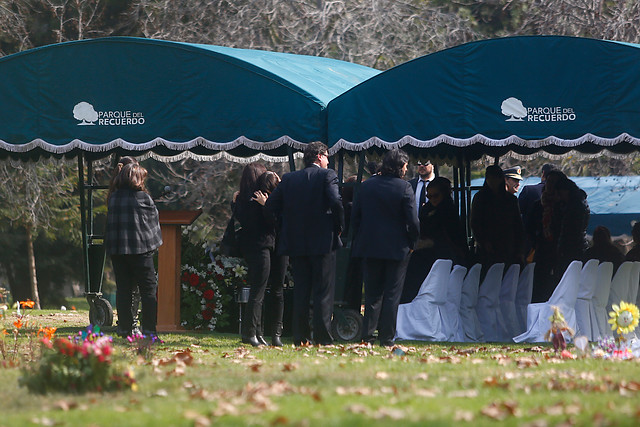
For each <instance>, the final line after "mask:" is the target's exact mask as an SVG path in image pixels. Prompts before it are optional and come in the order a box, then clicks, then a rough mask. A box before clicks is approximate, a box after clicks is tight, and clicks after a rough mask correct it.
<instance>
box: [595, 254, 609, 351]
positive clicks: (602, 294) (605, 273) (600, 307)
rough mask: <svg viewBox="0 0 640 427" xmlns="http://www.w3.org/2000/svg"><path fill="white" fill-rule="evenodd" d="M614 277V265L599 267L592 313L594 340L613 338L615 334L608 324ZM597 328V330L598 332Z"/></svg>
mask: <svg viewBox="0 0 640 427" xmlns="http://www.w3.org/2000/svg"><path fill="white" fill-rule="evenodd" d="M612 277H613V263H611V262H603V263H601V264H600V265H599V266H598V277H597V279H596V289H595V292H594V293H593V310H592V311H590V316H591V328H592V329H593V330H592V333H593V337H594V340H597V339H599V338H600V337H603V338H604V337H612V336H613V332H612V331H611V327H610V326H609V323H608V322H607V319H608V318H609V313H608V312H607V302H608V301H609V291H610V290H611V278H612ZM596 327H597V330H596Z"/></svg>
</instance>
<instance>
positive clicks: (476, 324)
mask: <svg viewBox="0 0 640 427" xmlns="http://www.w3.org/2000/svg"><path fill="white" fill-rule="evenodd" d="M481 270H482V265H481V264H475V265H474V266H473V267H471V269H470V270H469V272H468V273H467V277H465V278H464V281H463V282H462V296H461V298H460V321H461V322H460V335H461V336H462V340H463V341H465V342H481V341H483V340H484V334H483V333H482V328H480V321H479V320H478V314H477V313H476V305H477V304H478V288H479V287H480V272H481Z"/></svg>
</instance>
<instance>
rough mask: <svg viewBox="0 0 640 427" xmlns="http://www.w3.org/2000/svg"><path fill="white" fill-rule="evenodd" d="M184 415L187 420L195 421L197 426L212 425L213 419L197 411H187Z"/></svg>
mask: <svg viewBox="0 0 640 427" xmlns="http://www.w3.org/2000/svg"><path fill="white" fill-rule="evenodd" d="M182 416H183V417H184V418H185V419H187V420H190V421H193V425H194V426H196V427H208V426H210V425H211V420H209V418H207V417H205V416H204V415H202V414H199V413H197V412H195V411H191V410H188V411H185V412H184V414H182Z"/></svg>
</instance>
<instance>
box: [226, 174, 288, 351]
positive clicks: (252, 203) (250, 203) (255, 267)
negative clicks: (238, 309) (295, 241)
mask: <svg viewBox="0 0 640 427" xmlns="http://www.w3.org/2000/svg"><path fill="white" fill-rule="evenodd" d="M252 165H253V166H252ZM257 165H259V164H253V163H252V164H249V165H248V166H247V167H246V168H245V169H246V170H247V178H246V181H250V180H251V179H252V177H253V176H255V175H256V171H257V170H259V169H260V167H259V166H257ZM260 166H261V165H260ZM263 167H264V166H263ZM244 178H245V174H244V173H243V179H244ZM279 182H280V177H278V175H277V174H276V173H275V172H269V171H266V172H264V173H262V174H261V175H260V176H259V177H258V178H257V179H256V182H255V185H254V187H253V190H254V191H253V192H252V193H251V197H249V196H248V194H247V189H248V188H250V186H249V185H248V184H247V182H245V184H246V185H245V186H244V188H245V191H244V192H243V191H242V188H243V186H242V185H241V191H240V193H239V194H238V197H237V199H236V205H235V216H236V218H237V219H238V221H239V222H240V224H241V225H242V232H241V233H240V246H241V248H242V253H243V255H244V258H245V260H246V261H247V265H248V267H249V274H248V281H249V284H250V286H251V289H250V291H249V301H248V303H247V308H246V312H245V313H246V317H247V319H246V320H245V322H244V323H243V325H242V326H243V331H242V342H243V343H246V344H251V345H253V346H254V347H257V346H260V345H267V342H266V341H265V339H264V337H263V332H262V330H263V325H262V305H263V302H264V295H265V291H266V288H267V284H270V285H271V292H272V294H273V297H274V298H273V300H274V307H273V310H272V311H273V317H274V320H273V330H272V335H271V337H272V342H271V343H272V344H273V345H274V346H282V340H281V337H282V329H283V324H282V317H283V313H284V297H283V285H284V276H285V272H286V267H287V264H288V258H287V257H284V256H278V255H276V254H275V246H276V224H275V221H274V220H273V218H272V217H271V216H270V215H268V214H267V213H266V212H265V208H264V204H265V203H266V201H267V199H268V197H269V194H271V192H272V191H273V190H275V188H276V186H277V185H278V183H279Z"/></svg>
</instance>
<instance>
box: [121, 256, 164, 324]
mask: <svg viewBox="0 0 640 427" xmlns="http://www.w3.org/2000/svg"><path fill="white" fill-rule="evenodd" d="M154 253H155V251H151V252H147V253H144V254H136V255H111V263H112V264H113V272H114V274H115V276H116V309H117V310H118V331H119V332H123V333H128V332H131V329H132V327H133V315H132V313H131V299H132V293H133V289H134V288H136V287H137V288H138V289H139V290H140V300H141V302H142V331H143V332H144V333H155V332H156V323H157V321H158V319H157V318H158V298H157V291H158V276H157V275H156V269H155V267H154V265H153V255H154Z"/></svg>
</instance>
